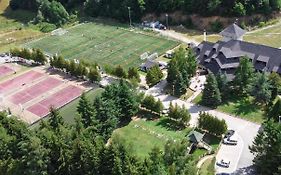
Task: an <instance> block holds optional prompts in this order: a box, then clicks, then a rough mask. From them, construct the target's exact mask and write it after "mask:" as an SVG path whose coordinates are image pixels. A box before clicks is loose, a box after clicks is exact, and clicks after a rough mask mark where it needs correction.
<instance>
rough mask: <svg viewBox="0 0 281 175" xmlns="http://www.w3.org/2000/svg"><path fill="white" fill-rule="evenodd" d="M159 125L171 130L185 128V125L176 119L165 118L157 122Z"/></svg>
mask: <svg viewBox="0 0 281 175" xmlns="http://www.w3.org/2000/svg"><path fill="white" fill-rule="evenodd" d="M157 126H162V127H164V128H166V129H167V130H169V131H181V130H183V129H184V127H183V126H180V125H179V124H178V123H177V122H176V121H174V120H171V119H168V118H164V119H162V120H160V121H159V122H158V123H157Z"/></svg>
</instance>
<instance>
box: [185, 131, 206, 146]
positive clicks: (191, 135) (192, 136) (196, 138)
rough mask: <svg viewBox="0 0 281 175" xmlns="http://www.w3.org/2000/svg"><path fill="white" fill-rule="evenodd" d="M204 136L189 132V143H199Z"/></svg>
mask: <svg viewBox="0 0 281 175" xmlns="http://www.w3.org/2000/svg"><path fill="white" fill-rule="evenodd" d="M203 137H204V134H202V133H200V132H197V131H191V132H190V133H189V134H188V138H189V141H191V142H193V143H199V142H201V141H202V140H203Z"/></svg>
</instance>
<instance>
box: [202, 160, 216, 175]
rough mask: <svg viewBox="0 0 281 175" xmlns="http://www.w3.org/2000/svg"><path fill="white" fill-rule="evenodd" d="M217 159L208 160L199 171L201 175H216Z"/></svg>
mask: <svg viewBox="0 0 281 175" xmlns="http://www.w3.org/2000/svg"><path fill="white" fill-rule="evenodd" d="M215 162H216V159H215V158H213V159H207V160H206V161H205V162H204V163H203V164H202V166H201V168H200V170H199V175H214V174H215Z"/></svg>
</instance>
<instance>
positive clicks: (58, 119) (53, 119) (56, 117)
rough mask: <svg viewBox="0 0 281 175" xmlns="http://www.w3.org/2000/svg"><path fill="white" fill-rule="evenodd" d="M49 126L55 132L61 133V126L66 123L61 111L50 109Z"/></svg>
mask: <svg viewBox="0 0 281 175" xmlns="http://www.w3.org/2000/svg"><path fill="white" fill-rule="evenodd" d="M49 125H50V127H51V128H52V130H53V131H59V129H60V127H61V126H64V121H63V118H62V116H61V115H60V114H59V111H58V110H57V109H55V108H53V107H51V109H50V116H49Z"/></svg>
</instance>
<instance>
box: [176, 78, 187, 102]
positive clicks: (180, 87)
mask: <svg viewBox="0 0 281 175" xmlns="http://www.w3.org/2000/svg"><path fill="white" fill-rule="evenodd" d="M186 88H187V86H186V82H185V80H184V79H183V77H182V75H181V74H179V76H178V77H177V80H176V82H175V87H174V95H176V96H178V97H180V96H181V95H183V94H185V93H186Z"/></svg>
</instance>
